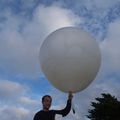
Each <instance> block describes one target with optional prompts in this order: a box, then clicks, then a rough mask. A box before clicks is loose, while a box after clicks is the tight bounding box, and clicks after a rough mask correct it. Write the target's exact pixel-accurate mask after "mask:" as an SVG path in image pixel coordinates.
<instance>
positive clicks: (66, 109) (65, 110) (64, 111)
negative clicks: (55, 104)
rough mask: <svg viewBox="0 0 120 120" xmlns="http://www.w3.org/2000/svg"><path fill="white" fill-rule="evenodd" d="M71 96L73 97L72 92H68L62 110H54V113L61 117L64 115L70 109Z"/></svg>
mask: <svg viewBox="0 0 120 120" xmlns="http://www.w3.org/2000/svg"><path fill="white" fill-rule="evenodd" d="M72 98H73V95H72V92H69V95H68V100H67V105H66V107H65V108H64V109H62V110H54V112H55V114H61V115H62V116H63V117H64V116H66V115H67V114H68V113H69V112H70V110H71V103H72Z"/></svg>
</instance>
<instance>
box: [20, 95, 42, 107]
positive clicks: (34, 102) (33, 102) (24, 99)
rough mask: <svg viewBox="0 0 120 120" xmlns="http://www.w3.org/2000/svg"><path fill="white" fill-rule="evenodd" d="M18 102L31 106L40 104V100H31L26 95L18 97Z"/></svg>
mask: <svg viewBox="0 0 120 120" xmlns="http://www.w3.org/2000/svg"><path fill="white" fill-rule="evenodd" d="M20 102H21V103H22V104H26V105H31V106H33V105H34V106H35V105H39V104H40V101H37V100H33V99H31V98H29V97H26V96H22V97H20Z"/></svg>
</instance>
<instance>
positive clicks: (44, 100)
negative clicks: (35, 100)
mask: <svg viewBox="0 0 120 120" xmlns="http://www.w3.org/2000/svg"><path fill="white" fill-rule="evenodd" d="M51 103H52V97H51V96H50V95H45V96H43V97H42V104H43V110H45V111H48V110H49V108H50V106H51Z"/></svg>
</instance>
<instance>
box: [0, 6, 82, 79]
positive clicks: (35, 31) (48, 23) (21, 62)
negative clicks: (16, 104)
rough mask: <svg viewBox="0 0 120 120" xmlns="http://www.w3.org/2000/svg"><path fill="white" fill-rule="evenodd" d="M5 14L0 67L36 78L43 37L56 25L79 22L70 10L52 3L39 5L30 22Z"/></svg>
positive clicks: (0, 45) (1, 32) (1, 34)
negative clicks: (50, 4)
mask: <svg viewBox="0 0 120 120" xmlns="http://www.w3.org/2000/svg"><path fill="white" fill-rule="evenodd" d="M5 13H6V14H2V16H4V17H5V18H6V20H5V21H4V22H3V23H2V24H1V31H0V39H1V41H0V42H1V44H0V58H1V60H0V69H1V70H3V71H7V73H8V74H12V75H14V76H17V75H18V76H27V77H28V76H29V77H38V76H39V73H40V68H39V60H38V53H39V48H40V44H41V42H42V41H43V40H44V38H45V37H46V36H47V35H48V33H50V32H52V31H54V30H56V29H57V28H60V27H65V26H69V25H76V24H79V22H80V18H79V17H78V16H77V15H75V14H74V13H73V12H72V11H70V10H68V9H65V8H61V7H60V6H54V5H53V6H49V7H45V6H42V5H40V6H39V7H38V8H36V10H35V11H34V13H33V18H32V20H30V21H27V20H25V19H24V18H21V17H18V16H15V15H13V14H12V13H10V12H9V11H6V12H5Z"/></svg>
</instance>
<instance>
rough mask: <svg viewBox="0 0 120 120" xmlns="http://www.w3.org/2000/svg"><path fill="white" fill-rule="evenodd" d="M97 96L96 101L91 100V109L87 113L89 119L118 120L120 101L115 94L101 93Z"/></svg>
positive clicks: (119, 119) (119, 116)
mask: <svg viewBox="0 0 120 120" xmlns="http://www.w3.org/2000/svg"><path fill="white" fill-rule="evenodd" d="M101 95H102V97H101V98H100V97H97V98H95V100H96V101H97V102H91V106H92V108H93V109H89V110H88V113H89V115H87V117H88V118H90V119H91V120H120V101H118V100H117V98H116V97H115V96H112V95H110V94H109V93H108V94H105V93H103V94H101Z"/></svg>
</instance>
